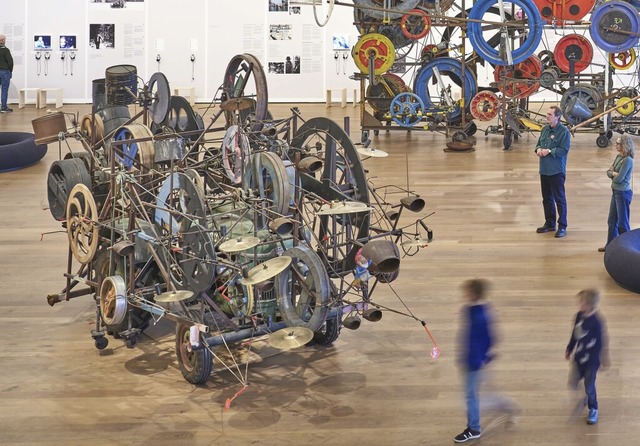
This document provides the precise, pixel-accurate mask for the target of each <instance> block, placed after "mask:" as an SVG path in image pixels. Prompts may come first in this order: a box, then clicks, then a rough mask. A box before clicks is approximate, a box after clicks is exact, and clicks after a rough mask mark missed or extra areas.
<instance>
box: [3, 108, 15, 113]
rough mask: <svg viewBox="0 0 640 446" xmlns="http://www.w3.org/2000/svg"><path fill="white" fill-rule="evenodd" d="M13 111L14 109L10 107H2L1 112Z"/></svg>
mask: <svg viewBox="0 0 640 446" xmlns="http://www.w3.org/2000/svg"><path fill="white" fill-rule="evenodd" d="M12 111H13V109H12V108H9V107H7V108H3V109H0V113H11V112H12Z"/></svg>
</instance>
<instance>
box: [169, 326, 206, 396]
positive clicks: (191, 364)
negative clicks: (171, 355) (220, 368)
mask: <svg viewBox="0 0 640 446" xmlns="http://www.w3.org/2000/svg"><path fill="white" fill-rule="evenodd" d="M189 329H190V327H189V326H187V325H184V324H176V355H177V357H178V364H179V366H180V371H181V372H182V376H184V379H186V380H187V381H189V382H190V383H191V384H196V385H197V384H204V383H205V382H206V381H207V380H208V379H209V376H211V372H212V371H213V354H212V353H211V350H209V349H208V348H207V347H204V346H201V347H199V348H197V349H194V348H193V347H192V346H191V340H190V332H189ZM200 343H201V344H202V340H200Z"/></svg>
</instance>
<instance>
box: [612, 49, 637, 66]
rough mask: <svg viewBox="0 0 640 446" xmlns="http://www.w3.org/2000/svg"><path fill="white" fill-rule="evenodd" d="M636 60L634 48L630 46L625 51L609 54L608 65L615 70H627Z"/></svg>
mask: <svg viewBox="0 0 640 446" xmlns="http://www.w3.org/2000/svg"><path fill="white" fill-rule="evenodd" d="M635 61H636V50H634V49H633V48H631V49H630V50H627V51H621V52H619V53H611V54H609V65H611V67H612V68H615V69H616V70H628V69H629V68H631V66H632V65H633V63H634V62H635Z"/></svg>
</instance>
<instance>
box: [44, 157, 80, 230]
mask: <svg viewBox="0 0 640 446" xmlns="http://www.w3.org/2000/svg"><path fill="white" fill-rule="evenodd" d="M80 183H82V184H84V185H85V186H87V187H88V188H89V189H91V176H90V175H89V169H87V166H86V165H85V163H84V161H83V160H82V159H81V158H71V159H66V160H61V161H54V162H53V164H51V167H50V168H49V175H48V177H47V198H48V200H49V211H50V212H51V215H53V218H55V219H56V220H58V221H63V220H66V218H67V215H66V214H67V200H68V198H69V193H70V192H71V189H73V187H74V186H75V185H76V184H80Z"/></svg>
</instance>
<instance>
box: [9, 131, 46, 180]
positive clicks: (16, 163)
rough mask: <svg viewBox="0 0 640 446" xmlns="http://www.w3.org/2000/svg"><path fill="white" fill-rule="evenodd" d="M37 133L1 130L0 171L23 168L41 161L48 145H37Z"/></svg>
mask: <svg viewBox="0 0 640 446" xmlns="http://www.w3.org/2000/svg"><path fill="white" fill-rule="evenodd" d="M35 139H36V137H35V135H34V134H33V133H25V132H0V172H7V171H9V170H16V169H22V168H23V167H27V166H30V165H32V164H35V163H37V162H38V161H40V160H41V159H42V158H43V157H44V156H45V155H46V153H47V145H46V144H41V145H37V144H36V143H35Z"/></svg>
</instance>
